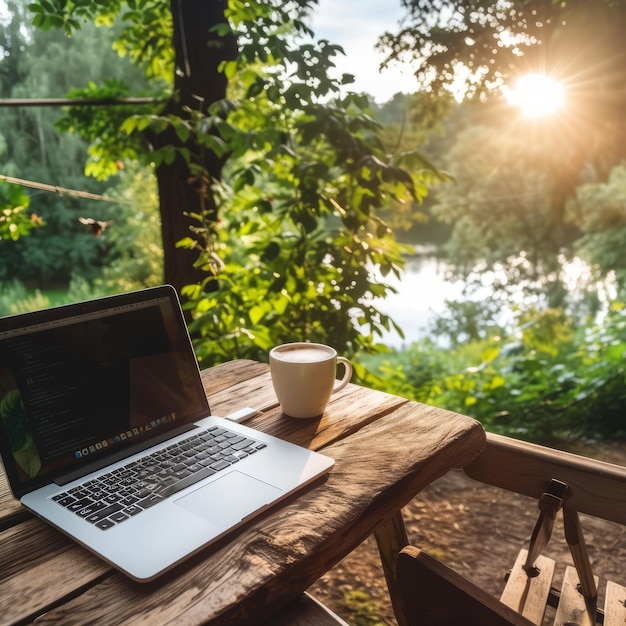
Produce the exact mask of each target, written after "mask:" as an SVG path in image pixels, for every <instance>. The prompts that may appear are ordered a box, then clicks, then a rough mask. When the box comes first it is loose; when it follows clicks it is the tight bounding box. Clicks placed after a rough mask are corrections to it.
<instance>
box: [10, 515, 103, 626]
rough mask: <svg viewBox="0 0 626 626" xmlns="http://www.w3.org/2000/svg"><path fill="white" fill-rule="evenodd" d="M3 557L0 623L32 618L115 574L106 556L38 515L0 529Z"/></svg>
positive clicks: (11, 622)
mask: <svg viewBox="0 0 626 626" xmlns="http://www.w3.org/2000/svg"><path fill="white" fill-rule="evenodd" d="M0 563H1V564H2V567H1V568H0V624H13V623H16V622H21V621H23V620H26V619H29V618H34V617H35V616H37V615H39V614H41V613H43V612H45V610H46V609H47V608H49V607H51V606H52V605H54V604H56V603H57V602H59V600H60V599H63V598H67V597H69V596H71V595H73V594H75V593H76V591H77V590H78V589H81V588H82V587H86V586H90V585H93V584H95V583H96V582H98V581H99V580H101V579H102V577H104V576H107V575H110V574H111V568H110V566H108V565H107V564H106V563H105V562H104V561H102V560H101V559H99V558H97V557H96V556H95V555H93V554H91V553H89V552H87V551H86V550H84V549H83V548H81V547H80V546H78V545H77V544H76V543H74V542H73V541H71V540H70V539H69V538H67V537H66V536H65V535H63V534H61V533H60V532H58V531H56V530H54V529H53V528H51V527H50V526H48V525H47V524H44V523H43V522H40V521H38V520H36V519H31V520H29V521H26V522H24V523H22V524H19V526H17V527H15V528H11V529H9V530H5V531H4V532H3V533H2V536H1V541H0Z"/></svg>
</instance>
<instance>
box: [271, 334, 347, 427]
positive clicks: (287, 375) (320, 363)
mask: <svg viewBox="0 0 626 626" xmlns="http://www.w3.org/2000/svg"><path fill="white" fill-rule="evenodd" d="M338 363H340V364H342V365H343V366H344V370H345V371H344V374H343V377H342V378H341V380H339V381H338V380H336V378H335V377H336V370H337V364H338ZM270 371H271V374H272V384H273V385H274V391H275V392H276V397H277V398H278V402H279V403H280V406H281V408H282V410H283V413H285V415H289V416H290V417H301V418H306V417H319V416H320V415H322V413H324V409H325V408H326V405H327V404H328V401H329V400H330V396H331V395H332V394H333V393H334V392H335V391H339V390H340V389H343V388H344V387H345V386H346V385H347V384H348V383H349V382H350V378H351V377H352V365H351V363H350V361H349V360H348V359H346V358H345V357H342V356H337V351H336V350H335V349H334V348H331V347H330V346H326V345H324V344H321V343H308V342H301V343H285V344H283V345H280V346H276V347H275V348H272V349H271V350H270Z"/></svg>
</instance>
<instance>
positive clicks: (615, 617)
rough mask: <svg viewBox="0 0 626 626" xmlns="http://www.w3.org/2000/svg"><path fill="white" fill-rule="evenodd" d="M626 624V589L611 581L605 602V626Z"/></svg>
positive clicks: (607, 588) (622, 625)
mask: <svg viewBox="0 0 626 626" xmlns="http://www.w3.org/2000/svg"><path fill="white" fill-rule="evenodd" d="M624 624H626V587H623V586H622V585H618V584H617V583H614V582H611V581H609V582H608V583H607V585H606V596H605V600H604V626H624Z"/></svg>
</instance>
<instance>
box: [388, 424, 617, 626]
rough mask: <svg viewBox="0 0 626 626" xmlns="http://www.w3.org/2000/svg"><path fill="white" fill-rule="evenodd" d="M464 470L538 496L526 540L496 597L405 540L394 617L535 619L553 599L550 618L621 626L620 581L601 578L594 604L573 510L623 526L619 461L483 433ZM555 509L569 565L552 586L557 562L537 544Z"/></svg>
mask: <svg viewBox="0 0 626 626" xmlns="http://www.w3.org/2000/svg"><path fill="white" fill-rule="evenodd" d="M465 472H466V474H467V475H468V476H470V477H471V478H473V479H475V480H478V481H480V482H483V483H486V484H489V485H494V486H496V487H501V488H503V489H508V490H510V491H514V492H517V493H519V494H523V495H526V496H531V497H534V498H536V499H537V500H538V503H539V511H540V512H539V517H538V519H537V522H536V524H535V528H534V531H533V533H532V537H531V539H530V543H529V546H528V548H527V549H522V550H521V551H520V553H519V555H518V558H517V560H516V562H515V564H514V566H513V569H512V570H511V573H510V576H509V578H508V582H507V584H506V587H505V589H504V591H503V592H502V595H501V597H500V600H498V599H497V598H494V597H493V596H491V595H489V594H487V593H486V592H485V591H484V590H482V589H481V588H479V587H477V586H476V585H475V584H474V583H472V582H470V581H469V580H467V579H466V578H464V577H462V576H460V575H459V574H458V573H457V572H454V571H453V570H451V569H450V568H448V567H447V566H445V565H444V564H442V563H440V562H438V561H437V560H435V559H433V558H432V557H430V556H429V555H427V554H425V553H424V552H422V551H420V550H419V549H417V548H415V547H412V546H407V547H406V548H404V549H403V550H402V551H401V553H400V555H399V557H398V561H397V583H398V591H399V594H400V597H399V599H398V601H397V603H396V604H397V606H399V607H400V610H401V613H402V616H399V621H401V622H406V623H407V624H409V625H415V626H417V625H418V624H419V626H448V625H449V626H458V625H461V624H463V625H468V626H472V625H475V626H490V625H493V626H500V625H501V624H502V625H504V624H519V625H526V626H528V625H529V624H537V625H539V624H543V621H544V616H545V614H546V607H547V605H549V604H550V605H552V606H555V607H556V613H555V615H554V624H555V625H556V624H559V625H563V626H574V625H577V626H592V625H594V624H596V623H597V624H602V623H603V624H604V626H617V625H618V624H619V625H620V626H626V588H625V587H623V586H621V585H618V584H616V583H613V582H611V581H608V582H607V585H606V589H605V592H604V596H605V602H604V608H603V609H602V608H598V607H597V606H596V605H597V597H598V592H597V585H598V578H597V577H596V576H594V574H593V572H592V567H591V563H590V560H589V556H588V553H587V548H586V545H585V540H584V535H583V530H582V525H581V523H580V519H579V515H578V514H579V513H584V514H587V515H591V516H595V517H599V518H602V519H606V520H610V521H612V522H616V523H618V524H622V525H625V526H626V468H622V467H619V466H616V465H612V464H610V463H603V462H601V461H594V460H591V459H587V458H584V457H580V456H577V455H574V454H569V453H565V452H560V451H556V450H551V449H549V448H546V447H543V446H538V445H534V444H529V443H525V442H521V441H517V440H514V439H510V438H508V437H502V436H499V435H493V434H489V435H488V437H487V446H486V449H485V450H484V452H483V453H482V454H481V455H480V457H479V458H478V459H477V460H476V461H474V462H473V463H472V464H470V465H469V466H468V467H466V468H465ZM560 510H562V514H563V527H564V530H565V537H566V541H567V544H568V546H569V548H570V552H571V555H572V560H573V562H574V567H571V566H569V567H566V569H565V575H564V577H563V586H562V588H561V590H557V589H554V588H553V587H552V580H553V576H554V572H555V567H556V564H555V562H554V561H553V560H552V559H549V558H547V557H545V556H543V555H542V554H541V552H542V550H543V549H544V548H545V546H546V544H547V543H548V541H549V539H550V537H551V534H552V532H553V525H554V520H555V518H556V515H557V513H558V511H560ZM496 575H497V572H494V576H496ZM625 579H626V564H625Z"/></svg>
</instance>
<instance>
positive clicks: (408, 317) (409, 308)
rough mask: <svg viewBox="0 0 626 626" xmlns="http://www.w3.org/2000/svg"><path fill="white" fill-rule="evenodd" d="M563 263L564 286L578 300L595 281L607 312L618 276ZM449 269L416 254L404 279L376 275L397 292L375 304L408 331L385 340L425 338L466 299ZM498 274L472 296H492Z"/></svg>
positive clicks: (503, 313)
mask: <svg viewBox="0 0 626 626" xmlns="http://www.w3.org/2000/svg"><path fill="white" fill-rule="evenodd" d="M561 263H562V265H561V271H562V273H563V280H564V285H565V287H566V289H567V290H568V291H569V293H570V295H571V297H572V298H573V299H574V300H577V299H579V298H582V297H583V294H584V292H585V291H586V290H587V289H588V288H589V286H590V285H591V284H593V285H595V286H594V290H595V292H596V293H597V296H598V298H599V300H600V303H601V304H602V305H603V306H602V307H601V310H600V312H599V313H598V314H597V316H598V319H600V318H601V317H602V315H603V314H604V313H605V312H606V309H607V306H608V303H609V302H611V301H612V300H613V299H615V297H616V295H617V287H616V281H615V277H614V276H613V275H609V277H607V278H606V279H604V280H603V281H602V282H600V283H596V282H594V279H593V276H592V272H591V270H590V268H589V266H588V265H587V264H586V263H585V262H584V261H582V260H581V259H579V258H574V259H572V260H570V261H566V260H565V259H564V258H563V259H561ZM445 272H446V264H445V262H443V261H441V260H439V259H436V258H434V257H430V256H414V257H410V258H408V259H407V260H406V263H405V270H404V272H403V273H402V275H401V278H400V279H397V278H395V277H393V276H391V277H387V278H386V279H383V278H382V277H381V276H380V275H377V276H376V278H377V280H379V281H380V282H385V283H387V284H389V285H391V286H393V287H394V288H395V289H396V291H397V293H395V294H390V295H389V296H388V297H387V298H385V299H384V300H382V299H380V300H376V301H375V303H374V304H375V306H376V308H377V309H378V310H380V311H381V312H383V313H386V314H387V315H389V316H390V317H391V318H392V319H393V320H394V321H395V322H396V324H398V326H400V328H402V330H403V332H404V339H403V338H402V337H400V335H398V333H397V332H386V333H384V335H383V339H382V343H384V344H386V345H388V346H390V347H393V348H401V347H402V346H403V345H408V344H410V343H413V342H414V341H417V340H418V339H421V338H422V337H425V336H426V335H428V333H429V324H430V322H431V321H433V319H434V318H435V317H436V316H437V315H438V314H440V313H442V312H443V311H444V309H445V307H446V301H448V300H461V299H462V298H461V296H462V295H463V288H464V286H465V283H464V281H456V282H448V281H446V280H445ZM497 276H498V275H497V274H494V273H493V272H487V273H485V274H483V275H482V279H481V282H482V285H483V286H482V287H480V289H479V290H478V291H475V292H474V294H473V296H472V298H473V299H481V300H482V299H486V298H489V297H491V295H492V293H493V292H492V289H491V287H490V286H489V285H490V284H491V281H492V280H493V279H494V277H497ZM500 278H502V277H500ZM465 297H467V296H465ZM524 298H525V296H524V292H523V290H521V289H519V290H518V291H517V293H512V294H510V295H509V304H510V306H506V305H504V306H503V307H502V308H501V310H500V316H499V320H498V321H499V322H500V323H503V324H507V323H508V322H510V321H511V319H512V318H513V316H514V313H513V310H514V308H515V307H516V305H522V304H523V303H524V302H525V300H524Z"/></svg>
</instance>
